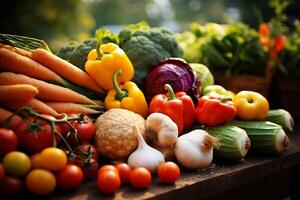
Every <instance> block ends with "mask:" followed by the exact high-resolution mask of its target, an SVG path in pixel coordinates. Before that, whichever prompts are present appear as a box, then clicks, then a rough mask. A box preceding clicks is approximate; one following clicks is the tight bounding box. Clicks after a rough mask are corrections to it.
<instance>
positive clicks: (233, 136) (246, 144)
mask: <svg viewBox="0 0 300 200" xmlns="http://www.w3.org/2000/svg"><path fill="white" fill-rule="evenodd" d="M207 132H208V133H209V134H211V135H212V136H214V137H216V138H218V139H219V145H218V146H217V147H216V148H214V153H215V154H216V155H217V156H219V157H220V158H224V159H230V160H241V159H243V158H244V157H245V156H246V154H247V152H248V150H249V148H250V143H251V142H250V139H249V137H248V135H247V133H246V131H245V130H243V129H241V128H239V127H236V126H229V125H223V126H217V127H208V129H207Z"/></svg>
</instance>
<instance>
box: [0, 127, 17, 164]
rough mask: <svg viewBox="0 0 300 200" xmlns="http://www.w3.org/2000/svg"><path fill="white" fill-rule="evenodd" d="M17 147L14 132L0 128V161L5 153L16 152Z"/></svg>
mask: <svg viewBox="0 0 300 200" xmlns="http://www.w3.org/2000/svg"><path fill="white" fill-rule="evenodd" d="M18 145H19V140H18V137H17V136H16V134H15V132H13V131H12V130H9V129H6V128H0V159H1V158H3V156H5V155H6V154H7V153H9V152H11V151H16V150H17V148H18Z"/></svg>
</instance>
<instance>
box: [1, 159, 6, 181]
mask: <svg viewBox="0 0 300 200" xmlns="http://www.w3.org/2000/svg"><path fill="white" fill-rule="evenodd" d="M4 177H5V170H4V167H3V165H2V164H1V163H0V184H1V182H2V181H3V179H4Z"/></svg>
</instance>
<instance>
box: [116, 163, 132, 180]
mask: <svg viewBox="0 0 300 200" xmlns="http://www.w3.org/2000/svg"><path fill="white" fill-rule="evenodd" d="M115 167H116V168H117V170H118V172H119V175H120V178H121V182H122V184H126V183H130V174H131V167H130V166H129V165H128V164H126V163H118V164H116V165H115Z"/></svg>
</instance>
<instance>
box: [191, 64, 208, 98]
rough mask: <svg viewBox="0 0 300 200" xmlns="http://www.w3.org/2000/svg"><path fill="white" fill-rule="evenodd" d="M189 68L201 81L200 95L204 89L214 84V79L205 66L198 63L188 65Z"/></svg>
mask: <svg viewBox="0 0 300 200" xmlns="http://www.w3.org/2000/svg"><path fill="white" fill-rule="evenodd" d="M190 66H191V68H192V69H193V71H194V72H196V74H197V75H198V77H199V78H200V80H201V87H199V92H200V93H202V92H203V90H204V88H206V87H207V86H209V85H213V84H214V77H213V75H212V73H211V72H210V71H209V69H208V68H207V67H206V66H205V65H203V64H199V63H190Z"/></svg>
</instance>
